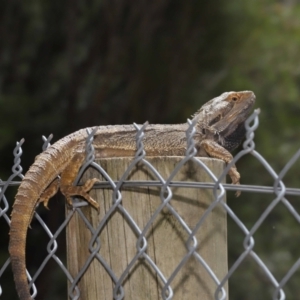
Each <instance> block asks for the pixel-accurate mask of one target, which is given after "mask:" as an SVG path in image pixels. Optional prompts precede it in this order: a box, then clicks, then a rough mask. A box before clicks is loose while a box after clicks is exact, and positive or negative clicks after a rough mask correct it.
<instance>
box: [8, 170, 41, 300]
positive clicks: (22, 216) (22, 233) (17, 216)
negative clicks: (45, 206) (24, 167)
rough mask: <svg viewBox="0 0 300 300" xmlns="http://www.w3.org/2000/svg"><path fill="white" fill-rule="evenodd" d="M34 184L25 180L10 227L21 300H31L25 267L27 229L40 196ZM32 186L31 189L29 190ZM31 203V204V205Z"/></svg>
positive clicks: (13, 259) (16, 280) (14, 266)
mask: <svg viewBox="0 0 300 300" xmlns="http://www.w3.org/2000/svg"><path fill="white" fill-rule="evenodd" d="M32 185H33V184H32V183H31V182H29V181H28V179H26V176H25V179H24V181H23V182H22V184H21V185H20V187H19V190H18V193H17V195H16V201H15V203H14V206H13V212H12V215H11V226H10V240H9V248H8V249H9V253H10V260H11V265H12V270H13V274H14V280H15V284H16V289H17V292H18V295H19V298H20V299H21V300H31V296H30V291H29V286H28V281H27V276H26V265H25V247H26V236H27V228H28V226H29V225H30V221H31V216H32V215H33V213H34V209H35V204H36V202H37V199H38V196H37V195H34V194H35V193H34V186H32ZM29 186H31V188H29ZM30 202H31V203H30Z"/></svg>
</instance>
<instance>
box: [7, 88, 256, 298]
mask: <svg viewBox="0 0 300 300" xmlns="http://www.w3.org/2000/svg"><path fill="white" fill-rule="evenodd" d="M254 102H255V95H254V93H253V92H251V91H242V92H227V93H223V94H222V95H221V96H219V97H216V98H214V99H212V100H210V101H209V102H207V103H206V104H204V105H203V106H202V107H201V108H200V110H199V111H198V112H197V113H196V114H195V115H194V116H193V117H194V118H195V119H196V122H197V123H196V126H195V129H196V134H195V136H194V140H195V145H196V149H197V156H210V157H214V158H219V159H222V160H223V161H224V162H226V163H229V162H230V161H231V160H232V155H231V154H230V152H231V151H232V150H234V149H235V148H236V147H237V146H238V145H239V144H240V143H241V141H242V139H243V138H244V134H245V128H244V122H245V120H246V118H247V117H248V115H249V113H250V111H251V109H252V107H253V105H254ZM187 128H188V125H187V124H176V125H148V126H147V128H146V130H145V137H144V140H143V142H144V149H145V151H146V155H147V156H184V154H185V150H186V136H185V131H186V130H187ZM92 129H93V128H92ZM135 134H136V130H135V129H134V128H133V126H131V125H116V126H100V127H98V129H97V130H96V133H95V136H94V142H93V145H94V148H95V155H96V157H97V158H100V157H124V156H134V154H135V150H136V141H135ZM86 137H87V133H86V130H85V129H81V130H79V131H76V132H74V133H72V134H70V135H68V136H66V137H64V138H62V139H61V140H59V141H58V142H56V143H55V144H53V145H52V146H50V147H49V148H47V149H46V150H45V151H44V152H43V153H41V154H40V155H38V156H37V157H36V159H35V162H34V163H33V165H32V166H31V167H30V168H29V170H28V172H27V173H26V174H25V177H24V179H23V181H22V183H21V185H20V187H19V189H18V192H17V195H16V198H15V203H14V205H13V211H12V215H11V228H10V242H9V253H10V258H11V264H12V269H13V274H14V280H15V283H16V289H17V292H18V295H19V298H20V299H21V300H30V299H31V296H30V291H29V286H28V282H27V276H26V266H25V244H26V235H27V228H28V227H29V225H30V222H31V219H32V216H33V214H34V211H35V208H36V206H37V204H38V203H40V202H43V204H44V205H45V206H46V207H47V205H48V201H49V199H50V198H51V197H52V196H53V195H54V194H55V193H56V192H57V191H58V189H60V191H61V192H62V193H63V195H64V196H65V197H66V201H67V202H68V203H69V204H72V200H71V196H75V195H77V196H78V195H79V196H82V197H83V198H84V199H85V200H86V201H88V202H89V203H90V204H91V205H92V206H93V207H94V208H96V209H97V210H99V205H98V204H97V203H96V202H95V201H94V200H93V199H92V198H91V197H90V196H89V194H88V192H89V190H90V189H91V188H92V187H93V185H94V183H95V182H97V181H98V179H96V178H93V179H90V180H88V181H87V182H86V183H85V184H84V185H83V186H73V185H72V183H73V181H74V180H75V177H76V175H77V173H78V170H79V168H80V166H81V165H82V163H83V162H84V160H85V142H86ZM228 174H229V176H230V177H231V179H232V182H233V184H239V181H240V174H239V173H238V171H237V169H236V167H235V166H234V165H233V166H232V167H231V169H230V170H229V172H228ZM58 175H60V179H59V178H58Z"/></svg>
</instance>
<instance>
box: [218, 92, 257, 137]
mask: <svg viewBox="0 0 300 300" xmlns="http://www.w3.org/2000/svg"><path fill="white" fill-rule="evenodd" d="M246 93H248V94H247V95H246V99H245V101H241V102H239V103H235V105H233V107H232V108H231V110H230V111H229V112H228V113H227V114H226V115H224V116H223V118H222V119H221V120H219V121H218V122H216V123H215V124H214V125H213V126H212V128H213V129H214V130H215V132H217V133H218V134H222V136H223V138H226V137H229V136H231V135H232V134H234V132H235V131H236V130H237V128H240V126H241V127H243V126H244V125H243V123H244V122H245V121H246V119H247V118H248V116H249V113H250V111H251V110H252V108H253V105H254V103H255V95H254V93H253V92H246ZM241 124H242V125H241ZM239 131H240V130H239Z"/></svg>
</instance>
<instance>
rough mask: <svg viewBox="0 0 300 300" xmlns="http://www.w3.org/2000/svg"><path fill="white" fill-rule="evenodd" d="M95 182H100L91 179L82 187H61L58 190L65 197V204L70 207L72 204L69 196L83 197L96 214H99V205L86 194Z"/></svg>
mask: <svg viewBox="0 0 300 300" xmlns="http://www.w3.org/2000/svg"><path fill="white" fill-rule="evenodd" d="M96 182H100V180H99V179H97V178H93V179H89V180H87V181H86V182H85V184H84V185H82V186H72V185H68V186H61V187H60V190H61V192H62V194H63V195H64V196H65V197H66V201H67V203H68V204H69V205H70V206H72V204H73V202H72V199H71V196H81V197H83V198H84V199H85V200H86V201H87V202H88V203H89V204H91V205H92V206H93V207H94V208H96V209H97V211H98V213H99V212H100V207H99V204H98V203H97V202H96V201H95V200H94V199H93V198H92V197H91V196H90V195H89V194H88V193H87V192H88V191H90V189H91V188H92V187H93V185H94V184H95V183H96Z"/></svg>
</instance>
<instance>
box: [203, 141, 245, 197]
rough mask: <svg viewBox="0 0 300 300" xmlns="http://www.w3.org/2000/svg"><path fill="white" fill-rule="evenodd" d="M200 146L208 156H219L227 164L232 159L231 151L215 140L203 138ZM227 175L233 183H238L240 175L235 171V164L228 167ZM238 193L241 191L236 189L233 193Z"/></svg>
mask: <svg viewBox="0 0 300 300" xmlns="http://www.w3.org/2000/svg"><path fill="white" fill-rule="evenodd" d="M200 147H201V148H202V149H204V150H205V152H206V153H207V154H208V155H209V156H210V157H214V158H219V159H221V160H223V161H224V162H226V163H227V164H229V163H230V162H231V161H232V159H233V157H232V155H231V153H230V152H229V151H228V150H226V149H225V148H224V147H222V146H221V145H219V144H218V143H217V142H215V141H212V140H208V139H205V140H203V141H201V143H200ZM228 175H229V176H230V178H231V180H232V183H233V184H237V185H238V184H240V178H241V175H240V173H239V172H238V171H237V169H236V166H235V165H233V166H232V167H231V168H230V169H229V171H228ZM240 194H241V192H240V191H237V192H236V194H235V195H236V196H237V197H238V196H239V195H240Z"/></svg>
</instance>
